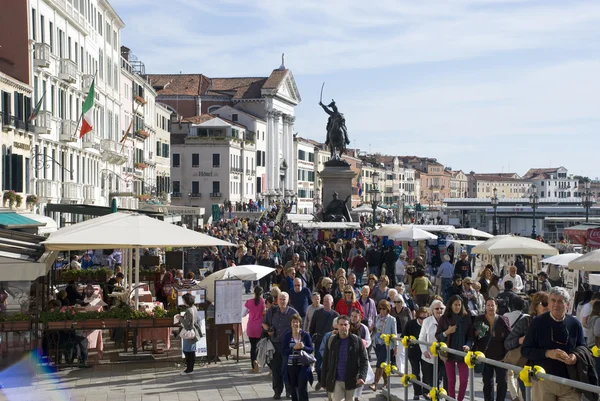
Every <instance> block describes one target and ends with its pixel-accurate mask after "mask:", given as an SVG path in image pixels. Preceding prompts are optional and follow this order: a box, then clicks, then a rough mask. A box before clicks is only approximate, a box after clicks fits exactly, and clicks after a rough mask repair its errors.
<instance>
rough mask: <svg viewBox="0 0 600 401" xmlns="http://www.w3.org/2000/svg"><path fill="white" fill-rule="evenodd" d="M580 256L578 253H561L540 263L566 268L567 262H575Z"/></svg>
mask: <svg viewBox="0 0 600 401" xmlns="http://www.w3.org/2000/svg"><path fill="white" fill-rule="evenodd" d="M581 256H582V255H581V254H580V253H563V254H561V255H555V256H550V257H549V258H546V259H542V263H550V264H552V265H558V266H568V265H569V262H571V261H572V260H575V259H577V258H579V257H581Z"/></svg>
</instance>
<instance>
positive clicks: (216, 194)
mask: <svg viewBox="0 0 600 401" xmlns="http://www.w3.org/2000/svg"><path fill="white" fill-rule="evenodd" d="M222 196H223V195H222V194H221V193H220V192H212V193H211V194H210V197H211V198H221V197H222Z"/></svg>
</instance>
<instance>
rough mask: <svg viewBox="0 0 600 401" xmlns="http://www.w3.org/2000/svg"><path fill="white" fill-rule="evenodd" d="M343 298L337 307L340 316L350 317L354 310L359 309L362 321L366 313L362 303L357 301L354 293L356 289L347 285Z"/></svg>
mask: <svg viewBox="0 0 600 401" xmlns="http://www.w3.org/2000/svg"><path fill="white" fill-rule="evenodd" d="M343 294H344V295H343V298H342V299H340V300H339V301H338V302H337V304H336V305H335V311H336V312H337V313H339V314H340V316H350V312H352V309H357V310H359V311H360V318H361V320H362V318H363V316H364V315H365V312H364V311H363V308H362V306H361V305H360V302H358V301H357V300H356V294H355V293H354V289H353V288H352V287H351V286H349V285H347V286H345V287H344V289H343Z"/></svg>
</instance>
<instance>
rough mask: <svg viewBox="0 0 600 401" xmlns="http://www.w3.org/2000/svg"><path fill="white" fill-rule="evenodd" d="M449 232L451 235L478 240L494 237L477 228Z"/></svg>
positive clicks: (456, 229)
mask: <svg viewBox="0 0 600 401" xmlns="http://www.w3.org/2000/svg"><path fill="white" fill-rule="evenodd" d="M448 232H449V233H451V234H458V235H466V236H468V237H476V238H492V237H494V236H493V235H492V234H490V233H486V232H485V231H481V230H477V229H475V228H455V229H453V230H449V231H448Z"/></svg>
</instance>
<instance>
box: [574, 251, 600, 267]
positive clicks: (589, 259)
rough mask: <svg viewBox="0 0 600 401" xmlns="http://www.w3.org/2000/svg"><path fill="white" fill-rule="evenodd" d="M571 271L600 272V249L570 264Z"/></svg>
mask: <svg viewBox="0 0 600 401" xmlns="http://www.w3.org/2000/svg"><path fill="white" fill-rule="evenodd" d="M569 269H571V270H583V271H586V272H600V249H596V250H595V251H592V252H588V253H586V254H584V255H581V256H580V257H578V258H577V259H574V260H572V261H571V262H569Z"/></svg>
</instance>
